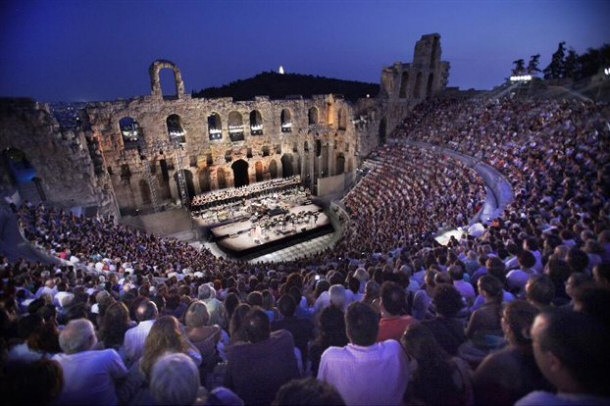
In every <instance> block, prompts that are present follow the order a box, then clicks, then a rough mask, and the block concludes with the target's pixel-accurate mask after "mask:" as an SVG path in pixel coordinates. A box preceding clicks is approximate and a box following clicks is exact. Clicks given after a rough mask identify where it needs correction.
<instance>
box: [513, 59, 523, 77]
mask: <svg viewBox="0 0 610 406" xmlns="http://www.w3.org/2000/svg"><path fill="white" fill-rule="evenodd" d="M513 65H515V67H514V68H513V75H523V73H524V72H525V61H524V60H523V59H517V60H516V61H513Z"/></svg>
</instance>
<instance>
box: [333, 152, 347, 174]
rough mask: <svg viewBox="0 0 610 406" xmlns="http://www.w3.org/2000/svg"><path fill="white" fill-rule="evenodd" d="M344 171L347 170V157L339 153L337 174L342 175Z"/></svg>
mask: <svg viewBox="0 0 610 406" xmlns="http://www.w3.org/2000/svg"><path fill="white" fill-rule="evenodd" d="M343 172H345V157H344V156H343V154H339V155H337V167H336V171H335V174H337V175H341V174H342V173H343Z"/></svg>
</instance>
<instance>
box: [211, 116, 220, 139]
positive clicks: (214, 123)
mask: <svg viewBox="0 0 610 406" xmlns="http://www.w3.org/2000/svg"><path fill="white" fill-rule="evenodd" d="M208 136H209V138H210V141H215V140H221V139H222V121H221V120H220V116H219V115H218V114H217V113H212V114H210V115H209V116H208Z"/></svg>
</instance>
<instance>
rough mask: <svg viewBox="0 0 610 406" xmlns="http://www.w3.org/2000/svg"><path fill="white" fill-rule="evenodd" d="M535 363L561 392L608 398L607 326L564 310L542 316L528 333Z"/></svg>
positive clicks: (584, 315) (587, 316)
mask: <svg viewBox="0 0 610 406" xmlns="http://www.w3.org/2000/svg"><path fill="white" fill-rule="evenodd" d="M531 336H532V341H533V347H534V356H535V358H536V363H537V364H538V367H539V368H540V371H541V372H542V374H543V375H544V376H545V377H546V378H547V379H548V381H549V382H551V383H552V384H553V385H554V386H555V387H556V388H557V389H558V390H559V391H560V392H575V393H587V394H594V395H598V396H606V397H607V396H610V382H609V381H608V377H609V375H608V374H607V373H606V370H607V369H608V365H610V352H609V351H607V345H608V342H609V341H610V335H609V333H608V328H607V326H604V325H603V324H602V323H600V322H599V321H598V320H596V319H595V318H593V317H591V316H589V315H587V314H583V313H579V312H573V311H569V310H564V309H552V310H547V311H544V312H543V313H541V314H540V315H538V316H537V317H536V319H535V320H534V324H533V326H532V330H531Z"/></svg>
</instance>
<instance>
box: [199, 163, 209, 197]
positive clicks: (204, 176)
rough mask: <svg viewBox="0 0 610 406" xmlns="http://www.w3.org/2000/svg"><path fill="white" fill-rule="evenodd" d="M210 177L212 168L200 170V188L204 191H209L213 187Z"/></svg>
mask: <svg viewBox="0 0 610 406" xmlns="http://www.w3.org/2000/svg"><path fill="white" fill-rule="evenodd" d="M210 178H211V177H210V170H209V169H208V168H205V169H203V170H202V171H199V188H200V189H201V192H202V193H204V192H209V191H210V190H211V189H212V187H211V182H210Z"/></svg>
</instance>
